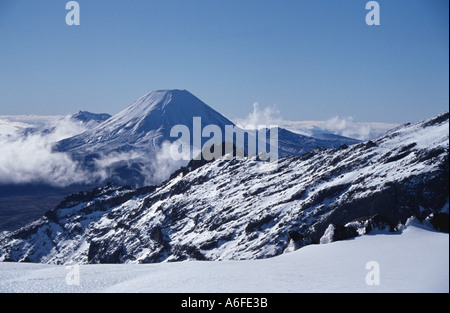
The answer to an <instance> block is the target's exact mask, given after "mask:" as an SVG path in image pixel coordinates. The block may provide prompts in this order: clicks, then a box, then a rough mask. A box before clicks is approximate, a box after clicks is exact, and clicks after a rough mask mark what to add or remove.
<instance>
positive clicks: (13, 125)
mask: <svg viewBox="0 0 450 313" xmlns="http://www.w3.org/2000/svg"><path fill="white" fill-rule="evenodd" d="M35 121H37V120H36V119H35V118H34V117H33V118H31V117H30V118H27V117H21V118H18V117H11V118H8V117H4V116H0V185H10V184H13V185H20V184H34V183H36V184H48V185H51V186H54V187H67V186H70V185H74V184H98V183H103V182H105V181H107V180H108V179H109V178H110V177H111V176H112V175H113V173H114V171H115V168H116V166H117V165H120V166H122V167H123V166H125V167H128V166H129V167H132V166H133V164H135V163H139V164H140V166H141V170H140V172H141V174H142V175H143V176H144V177H145V184H149V185H152V184H159V183H161V182H163V181H164V180H166V179H168V178H169V176H170V175H171V174H172V173H173V172H174V171H176V170H177V169H179V168H180V167H181V166H183V165H186V163H187V162H185V161H183V160H180V161H174V160H173V159H172V158H171V155H170V151H169V150H170V143H168V142H166V143H163V145H162V146H161V147H160V148H159V149H157V150H155V151H153V153H152V156H151V162H150V161H149V155H148V154H146V153H144V152H140V151H130V152H114V153H109V154H102V153H99V155H98V157H96V158H95V159H94V160H93V161H94V162H93V164H94V166H93V167H92V166H91V167H90V168H89V169H87V168H86V167H85V166H84V165H83V164H81V163H80V162H79V161H76V160H74V159H73V158H72V157H71V156H70V154H68V153H63V152H56V151H54V149H53V145H54V144H55V143H57V142H58V141H60V140H63V139H66V138H69V137H72V136H75V135H78V134H81V133H82V132H84V131H86V130H87V127H86V124H85V123H83V122H81V121H77V120H74V119H72V118H71V117H70V116H66V117H59V118H54V117H48V118H41V119H39V121H38V122H36V123H35Z"/></svg>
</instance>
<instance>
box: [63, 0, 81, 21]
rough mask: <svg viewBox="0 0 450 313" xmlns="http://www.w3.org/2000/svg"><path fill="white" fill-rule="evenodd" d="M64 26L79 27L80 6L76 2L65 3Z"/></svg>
mask: <svg viewBox="0 0 450 313" xmlns="http://www.w3.org/2000/svg"><path fill="white" fill-rule="evenodd" d="M66 10H69V12H68V13H67V14H66V24H67V25H68V26H74V25H77V26H79V25H80V5H79V4H78V2H77V1H69V2H67V3H66Z"/></svg>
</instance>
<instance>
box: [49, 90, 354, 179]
mask: <svg viewBox="0 0 450 313" xmlns="http://www.w3.org/2000/svg"><path fill="white" fill-rule="evenodd" d="M195 119H196V120H195ZM196 123H197V124H196ZM176 125H183V126H185V127H186V128H187V129H188V130H189V132H190V137H189V140H188V146H190V147H191V149H193V148H194V143H195V139H194V136H196V134H197V135H198V136H200V140H199V141H197V142H198V143H199V144H200V146H195V148H196V149H197V152H198V151H200V150H201V149H202V148H203V147H204V145H205V144H206V142H209V139H210V137H206V136H205V135H204V134H203V133H202V132H201V131H202V130H203V129H204V128H205V127H206V126H207V125H214V126H216V127H218V129H220V131H221V132H222V137H219V138H214V139H215V142H214V143H219V142H223V141H233V143H234V144H236V138H237V136H238V135H236V134H239V135H242V136H247V137H246V138H256V135H255V134H256V132H255V131H248V130H247V131H245V130H243V129H240V128H239V127H237V126H236V125H235V124H234V123H233V122H232V121H230V120H229V119H227V118H226V117H224V116H223V115H221V114H220V113H219V112H217V111H216V110H214V109H213V108H211V107H210V106H208V105H207V104H205V103H204V102H202V101H201V100H200V99H198V98H197V97H195V96H194V95H192V94H191V93H190V92H188V91H186V90H158V91H152V92H150V93H148V94H146V95H145V96H143V97H141V98H140V99H138V100H137V101H135V102H134V103H132V104H131V105H130V106H128V107H127V108H126V109H124V110H123V111H121V112H119V113H118V114H116V115H114V116H113V117H111V118H109V119H107V120H106V121H104V122H103V123H100V124H99V125H97V126H95V127H93V128H92V129H90V130H89V131H86V132H84V133H82V134H80V135H77V136H74V137H72V138H68V139H65V140H63V141H61V142H59V143H58V144H56V145H55V150H56V151H58V152H65V153H69V154H70V155H71V157H72V158H73V159H75V160H76V161H79V162H80V163H81V164H83V166H84V167H87V168H89V169H91V170H92V171H94V172H95V171H96V170H98V167H99V163H103V165H104V164H105V163H107V164H108V170H107V174H106V175H103V180H104V181H106V180H107V181H112V182H117V183H119V184H130V185H135V186H139V185H143V183H144V182H146V183H159V182H161V177H164V175H160V173H158V172H157V171H158V170H159V169H160V168H161V167H162V168H164V169H165V172H166V173H164V174H165V177H164V178H165V179H166V178H168V176H169V174H170V170H167V168H171V169H173V170H176V169H178V168H179V167H180V166H181V165H186V164H187V162H184V163H180V162H171V160H170V158H168V157H167V158H165V162H164V163H165V164H163V165H162V166H160V165H161V164H159V165H158V164H156V163H157V162H156V163H155V160H157V161H159V162H160V163H161V157H160V156H161V154H166V155H167V151H161V150H162V149H163V145H164V143H172V142H174V141H175V140H177V139H179V137H176V136H171V130H172V128H173V127H174V126H176ZM227 126H232V127H233V129H234V131H235V133H236V134H235V135H234V137H233V136H232V137H229V136H228V137H227V136H226V127H227ZM267 126H269V125H267ZM195 128H196V129H198V132H196V131H195ZM267 133H269V132H267ZM210 136H211V135H210ZM211 139H212V138H211ZM248 140H250V139H248ZM255 141H256V139H255ZM277 143H278V147H277V149H278V153H277V154H278V156H279V157H283V156H289V155H291V156H298V155H301V154H303V153H306V152H308V151H311V150H313V149H314V148H316V147H323V148H337V147H339V146H341V145H342V144H347V145H351V144H355V143H358V141H357V140H354V139H351V138H346V137H341V136H334V137H332V138H326V139H324V138H314V137H308V136H304V135H300V134H296V133H293V132H290V131H288V130H286V129H281V128H279V129H278V141H277ZM238 148H243V149H244V150H245V148H246V147H240V146H238ZM190 154H191V157H194V156H196V152H194V151H192V152H191V153H190ZM105 159H106V160H107V161H106V162H104V161H102V160H105ZM99 160H100V161H99ZM172 161H173V160H172ZM105 176H106V177H105ZM153 177H155V179H153Z"/></svg>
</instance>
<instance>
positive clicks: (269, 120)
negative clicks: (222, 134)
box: [235, 102, 283, 129]
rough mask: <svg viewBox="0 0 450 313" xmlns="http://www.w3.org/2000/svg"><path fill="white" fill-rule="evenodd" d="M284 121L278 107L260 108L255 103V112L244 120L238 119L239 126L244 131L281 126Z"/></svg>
mask: <svg viewBox="0 0 450 313" xmlns="http://www.w3.org/2000/svg"><path fill="white" fill-rule="evenodd" d="M282 120H283V118H282V117H281V114H280V111H279V110H278V109H276V107H274V106H272V107H265V108H260V106H259V103H258V102H255V103H253V111H252V112H251V113H250V114H249V115H248V116H247V117H246V118H244V119H236V121H235V122H236V124H237V126H239V127H241V128H243V129H259V128H265V127H269V126H272V125H279V123H280V122H281V121H282Z"/></svg>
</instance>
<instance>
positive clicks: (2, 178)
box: [0, 116, 91, 187]
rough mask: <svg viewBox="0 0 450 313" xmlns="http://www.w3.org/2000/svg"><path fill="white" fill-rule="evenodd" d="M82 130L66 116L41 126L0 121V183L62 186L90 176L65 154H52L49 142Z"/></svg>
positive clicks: (78, 181) (77, 123)
mask: <svg viewBox="0 0 450 313" xmlns="http://www.w3.org/2000/svg"><path fill="white" fill-rule="evenodd" d="M84 130H85V129H84V127H83V124H82V123H79V122H75V121H72V120H71V119H70V117H69V116H68V117H65V118H62V119H57V120H50V121H48V122H47V123H46V124H45V126H44V127H37V128H36V126H35V125H32V124H26V123H22V122H10V121H8V120H6V119H2V120H0V184H27V183H46V184H49V185H52V186H60V187H65V186H68V185H71V184H76V183H83V182H85V181H86V178H87V177H88V178H89V177H91V175H88V173H86V172H85V171H83V170H82V169H81V168H80V166H79V164H77V162H74V161H73V160H72V159H71V158H70V157H69V156H68V155H67V154H64V153H55V152H53V151H52V145H53V143H55V142H57V141H59V140H61V139H64V138H68V137H71V136H74V135H77V134H79V133H81V132H83V131H84Z"/></svg>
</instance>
